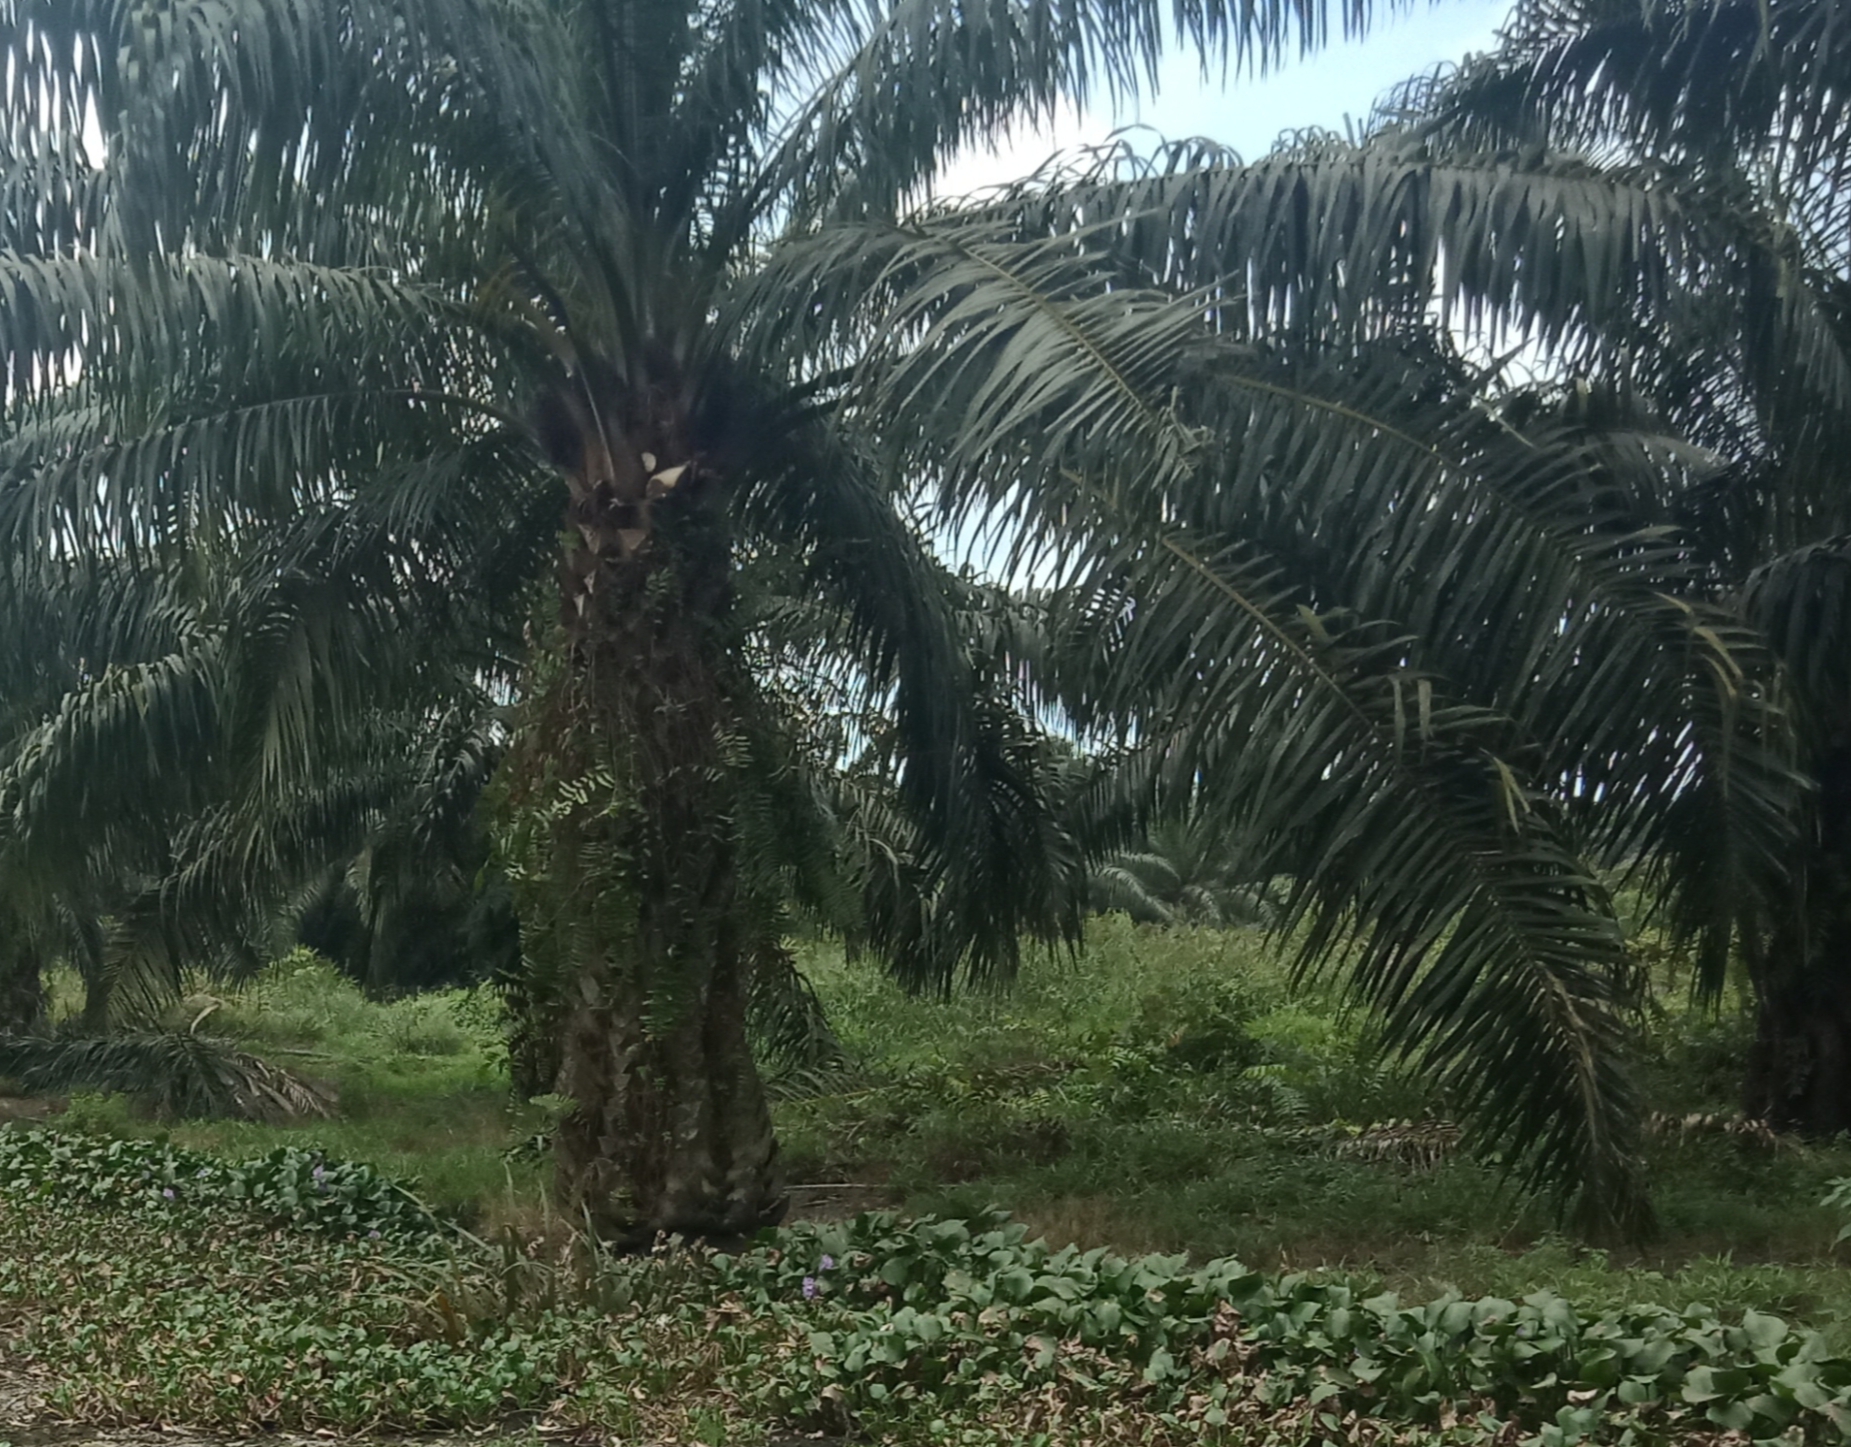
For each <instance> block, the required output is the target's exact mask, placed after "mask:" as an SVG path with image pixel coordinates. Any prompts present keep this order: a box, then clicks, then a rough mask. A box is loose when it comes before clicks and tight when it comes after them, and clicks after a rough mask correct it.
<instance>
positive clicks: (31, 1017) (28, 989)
mask: <svg viewBox="0 0 1851 1447" xmlns="http://www.w3.org/2000/svg"><path fill="white" fill-rule="evenodd" d="M44 1023H45V985H44V980H43V978H42V977H41V975H40V968H39V954H38V951H37V950H36V949H35V948H33V946H32V945H31V944H30V943H14V944H13V947H12V948H9V949H8V950H7V951H6V953H5V955H4V956H0V1032H5V1031H20V1032H25V1031H31V1030H36V1029H38V1027H39V1026H40V1025H42V1024H44Z"/></svg>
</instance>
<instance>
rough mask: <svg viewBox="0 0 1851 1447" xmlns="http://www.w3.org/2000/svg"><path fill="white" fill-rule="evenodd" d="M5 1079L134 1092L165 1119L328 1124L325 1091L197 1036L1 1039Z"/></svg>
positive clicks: (40, 1086) (40, 1091)
mask: <svg viewBox="0 0 1851 1447" xmlns="http://www.w3.org/2000/svg"><path fill="white" fill-rule="evenodd" d="M0 1075H6V1076H9V1077H11V1078H13V1079H15V1080H17V1081H18V1082H19V1083H20V1085H21V1086H22V1087H23V1088H24V1089H25V1090H27V1091H28V1092H30V1093H32V1094H35V1095H51V1094H60V1095H62V1094H69V1093H70V1092H71V1091H74V1090H94V1091H102V1092H107V1093H115V1094H123V1095H131V1096H134V1097H136V1098H137V1099H139V1100H141V1101H143V1102H145V1104H146V1105H147V1107H148V1108H149V1109H150V1110H151V1111H153V1112H154V1114H155V1115H156V1116H157V1117H158V1118H159V1119H161V1120H254V1121H263V1122H266V1123H268V1124H271V1125H280V1124H286V1123H288V1122H291V1121H297V1120H303V1119H327V1118H328V1117H330V1116H332V1115H333V1113H334V1108H333V1096H332V1094H331V1093H330V1092H329V1091H328V1089H327V1088H326V1087H324V1086H320V1085H317V1084H315V1083H313V1082H311V1081H308V1080H304V1079H302V1078H301V1077H300V1076H297V1075H293V1074H291V1073H290V1072H289V1071H287V1070H284V1069H282V1068H281V1067H280V1066H275V1065H272V1064H270V1063H269V1062H268V1061H265V1060H260V1059H258V1058H257V1057H256V1056H255V1055H250V1054H247V1053H246V1052H244V1051H242V1050H239V1049H237V1048H236V1047H234V1046H232V1045H231V1044H229V1043H228V1042H226V1041H223V1040H217V1039H214V1038H212V1037H211V1036H209V1035H200V1034H197V1033H196V1032H194V1031H190V1030H187V1031H171V1032H165V1033H160V1034H147V1035H116V1036H111V1037H110V1038H108V1039H103V1040H87V1039H82V1038H77V1037H37V1036H29V1035H0Z"/></svg>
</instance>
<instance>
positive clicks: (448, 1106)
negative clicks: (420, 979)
mask: <svg viewBox="0 0 1851 1447" xmlns="http://www.w3.org/2000/svg"><path fill="white" fill-rule="evenodd" d="M56 985H57V980H56V978H55V977H54V993H56ZM75 1006H76V1002H75V1001H72V1002H71V1003H70V1004H69V1005H68V1006H67V1008H68V1009H75ZM202 1012H203V1015H202ZM195 1021H197V1022H198V1024H197V1028H198V1029H199V1030H201V1031H202V1032H205V1033H211V1034H215V1035H220V1036H223V1037H224V1038H227V1039H229V1040H232V1041H233V1042H235V1043H236V1044H238V1045H239V1046H241V1047H242V1048H244V1049H248V1050H251V1051H253V1052H255V1053H257V1054H259V1055H262V1056H263V1057H265V1058H266V1059H268V1060H270V1061H272V1062H274V1063H275V1064H278V1065H282V1066H285V1067H287V1068H288V1069H290V1070H292V1071H295V1072H297V1073H298V1074H302V1075H306V1076H308V1077H310V1078H313V1079H316V1080H319V1081H322V1082H324V1083H326V1084H328V1085H330V1086H332V1087H333V1089H334V1091H335V1094H336V1099H337V1103H338V1113H337V1118H335V1119H333V1120H305V1121H302V1122H298V1123H294V1124H264V1123H258V1122H251V1121H222V1120H221V1121H178V1122H163V1121H153V1120H148V1119H144V1118H140V1117H138V1115H137V1114H136V1112H135V1111H134V1109H133V1108H132V1107H131V1105H130V1104H129V1102H127V1101H126V1100H124V1099H122V1098H120V1097H108V1098H101V1097H79V1098H78V1099H77V1100H76V1101H74V1102H73V1107H72V1116H71V1119H72V1121H73V1122H74V1123H75V1124H78V1125H81V1126H82V1127H83V1128H84V1129H86V1130H89V1131H91V1132H92V1133H99V1134H110V1135H117V1136H140V1137H152V1136H155V1135H165V1136H170V1137H171V1138H172V1139H173V1141H174V1142H175V1143H176V1144H178V1145H181V1146H184V1147H187V1148H191V1149H197V1150H205V1151H211V1152H214V1153H216V1154H220V1155H226V1156H236V1157H248V1156H258V1155H263V1154H265V1153H267V1152H269V1151H273V1150H277V1149H280V1148H284V1147H292V1148H302V1149H307V1150H312V1151H319V1152H321V1153H323V1154H324V1155H327V1156H329V1157H337V1158H346V1159H353V1160H363V1161H367V1162H370V1163H372V1164H373V1165H375V1166H377V1167H378V1168H379V1169H380V1170H382V1171H384V1172H386V1173H388V1174H390V1175H393V1176H403V1177H413V1176H415V1177H416V1178H417V1179H418V1180H419V1182H420V1183H421V1192H422V1194H423V1196H424V1199H426V1200H427V1201H429V1202H430V1204H431V1205H432V1206H433V1207H435V1208H437V1209H439V1210H441V1211H443V1212H444V1213H446V1214H447V1215H451V1216H456V1217H459V1218H462V1219H464V1220H467V1221H470V1222H472V1223H477V1224H480V1223H483V1222H485V1221H489V1220H493V1219H498V1218H500V1217H502V1216H505V1215H509V1214H515V1215H519V1214H525V1213H527V1212H529V1211H531V1210H533V1209H535V1208H536V1207H537V1206H538V1204H539V1203H540V1201H541V1200H542V1198H543V1195H544V1176H545V1172H544V1170H543V1169H542V1166H541V1164H539V1163H535V1162H533V1161H529V1160H523V1159H521V1158H520V1157H518V1156H510V1155H508V1153H507V1148H508V1146H509V1145H510V1143H511V1142H513V1141H515V1140H519V1139H522V1138H524V1137H525V1136H527V1135H531V1134H532V1133H533V1131H535V1130H537V1129H538V1128H539V1126H540V1124H541V1123H542V1122H543V1120H544V1116H543V1113H542V1112H540V1111H538V1110H536V1109H532V1108H528V1107H524V1106H520V1105H518V1104H516V1103H514V1102H512V1101H511V1100H510V1098H509V1094H508V1080H507V1051H506V1045H505V1041H504V1037H503V1034H502V1016H501V1007H500V1004H499V1002H498V1001H497V1000H496V999H495V997H494V995H493V993H492V992H491V991H490V990H488V989H487V988H485V987H477V988H475V989H469V990H461V989H453V990H441V991H433V992H430V993H427V994H423V995H416V996H409V997H406V998H403V999H398V1000H392V1001H384V1002H382V1001H376V1000H371V999H368V998H367V997H366V995H364V994H363V993H362V992H361V991H360V990H359V989H358V988H356V987H355V986H354V984H353V983H352V982H351V981H349V980H348V979H346V978H345V977H344V976H343V975H341V974H340V972H339V971H338V970H336V969H335V967H334V966H333V965H331V964H329V963H328V962H327V961H325V960H322V959H320V958H319V957H317V956H316V955H314V954H313V953H311V952H309V951H307V950H299V951H296V952H295V953H293V954H291V955H289V956H286V957H285V958H283V959H281V960H278V961H277V962H275V963H274V964H272V965H271V966H269V967H268V968H267V969H266V970H264V971H263V972H262V973H261V974H259V975H258V976H257V977H256V978H255V979H252V980H250V981H248V982H246V983H244V984H242V985H237V986H227V985H219V984H210V983H207V982H206V981H204V980H197V981H194V982H192V985H191V988H190V990H189V992H188V993H187V995H186V997H185V999H183V1000H182V1001H181V1002H180V1003H179V1004H177V1005H176V1006H175V1007H174V1008H173V1009H172V1010H171V1011H170V1012H169V1014H168V1017H167V1020H166V1022H165V1023H166V1024H168V1025H169V1026H173V1027H177V1028H186V1027H188V1026H190V1025H192V1024H193V1023H194V1022H195Z"/></svg>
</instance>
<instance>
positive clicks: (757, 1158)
mask: <svg viewBox="0 0 1851 1447" xmlns="http://www.w3.org/2000/svg"><path fill="white" fill-rule="evenodd" d="M619 419H621V426H618V425H614V424H617V423H618V422H619ZM542 421H543V425H542V435H543V438H544V439H545V440H546V441H547V443H548V445H549V447H551V449H552V450H553V453H554V456H555V460H556V461H558V462H559V463H560V465H561V466H562V469H563V470H564V471H565V473H566V475H567V478H568V480H569V482H570V483H571V496H572V501H571V510H570V518H569V521H570V524H571V531H570V533H569V534H568V536H569V539H570V541H569V544H568V547H567V550H566V555H565V558H564V559H563V561H562V564H561V567H560V581H561V599H562V605H561V636H562V638H563V643H562V645H561V650H560V651H561V656H560V657H559V658H558V659H557V660H556V661H555V662H556V671H555V672H554V674H553V676H552V677H551V679H550V680H548V681H547V683H546V684H545V686H544V687H543V688H542V689H541V690H539V691H538V692H539V697H540V699H541V702H540V706H539V708H538V709H537V712H536V714H535V716H534V718H533V719H532V721H531V722H530V726H529V736H528V739H527V741H526V744H525V747H524V748H523V749H522V750H521V751H520V752H521V753H522V754H523V755H524V756H525V761H524V763H523V764H522V767H524V768H525V769H526V770H527V771H528V772H529V773H530V774H532V775H534V776H536V777H539V776H542V775H544V776H546V777H547V778H548V779H549V780H550V782H549V784H548V785H547V798H549V799H550V800H551V802H550V803H548V804H546V805H545V806H544V807H543V812H544V813H545V815H546V825H545V829H546V836H547V837H546V839H545V841H544V846H543V847H544V854H545V867H544V870H543V871H542V873H543V876H544V877H543V878H535V879H532V880H531V881H530V894H535V895H538V896H540V897H539V898H536V899H534V900H533V901H532V902H531V903H529V905H528V907H527V909H526V910H525V911H524V913H525V915H526V929H527V935H528V943H529V951H528V952H529V955H530V956H531V957H534V958H533V959H532V962H531V963H532V965H533V966H534V967H536V968H537V973H538V975H539V977H540V978H542V979H543V980H544V982H545V983H544V985H543V987H542V990H541V993H546V992H549V991H550V993H551V996H552V1003H551V1005H550V1006H549V1007H548V1008H547V1013H548V1014H549V1015H550V1016H551V1018H552V1019H553V1020H554V1021H555V1022H556V1024H557V1028H558V1029H559V1032H560V1033H559V1037H558V1042H559V1056H558V1059H559V1075H558V1081H557V1089H558V1090H559V1092H560V1093H561V1094H563V1095H565V1096H567V1097H569V1098H570V1099H571V1101H572V1102H573V1109H572V1111H571V1112H570V1114H569V1115H568V1116H567V1118H566V1119H565V1120H564V1121H563V1122H562V1124H561V1126H560V1130H559V1133H558V1136H557V1139H556V1141H555V1154H556V1166H557V1171H558V1187H559V1192H560V1195H561V1197H562V1200H563V1203H564V1204H565V1205H566V1206H567V1208H568V1209H570V1210H571V1211H572V1212H573V1213H574V1214H582V1215H583V1216H584V1217H586V1218H587V1219H589V1220H590V1221H591V1223H592V1224H593V1225H594V1226H595V1227H596V1228H597V1229H598V1230H599V1231H600V1232H601V1233H602V1234H604V1235H606V1236H607V1237H610V1238H613V1239H616V1240H619V1241H624V1242H629V1243H638V1242H642V1241H646V1240H648V1239H651V1238H653V1237H654V1236H655V1235H656V1234H657V1233H658V1232H664V1231H666V1232H679V1233H681V1234H683V1235H699V1236H705V1237H736V1236H739V1235H742V1234H744V1233H746V1232H749V1231H751V1230H753V1229H755V1228H757V1227H758V1226H761V1225H764V1224H767V1223H769V1222H772V1221H775V1220H776V1219H778V1218H779V1216H781V1214H782V1212H783V1208H784V1197H783V1192H782V1189H781V1184H780V1181H779V1177H778V1171H777V1147H776V1142H775V1139H774V1137H773V1134H772V1129H771V1117H770V1111H769V1107H768V1105H767V1102H766V1098H765V1094H764V1090H763V1087H762V1084H761V1082H760V1080H759V1076H758V1071H757V1067H756V1064H755V1062H754V1060H753V1057H752V1052H751V1048H750V1044H749V1042H748V1039H747V1034H746V1008H747V1001H748V999H749V998H750V994H751V984H752V971H753V967H754V963H755V962H756V961H757V960H758V959H760V958H763V957H764V955H765V952H766V950H767V949H768V948H771V947H775V935H770V931H771V930H772V925H773V915H772V912H771V911H769V910H766V909H765V908H763V907H762V904H761V902H760V901H757V900H755V899H753V898H752V897H751V895H750V892H749V891H748V890H747V889H746V888H745V886H744V885H743V884H742V881H741V873H740V869H739V860H738V857H737V851H738V831H737V826H736V806H737V797H736V796H737V787H738V780H737V776H736V773H735V769H734V766H733V764H732V762H731V753H732V752H734V751H735V745H736V741H737V738H738V735H739V729H740V724H741V720H740V719H739V717H738V716H737V713H736V710H737V709H738V708H739V707H740V705H741V701H742V699H744V698H745V697H746V694H745V692H744V691H743V690H742V689H740V688H739V687H737V686H736V685H737V680H738V675H737V673H736V671H735V670H736V668H737V664H736V662H735V659H736V651H735V649H734V647H733V622H732V587H731V567H732V561H731V554H730V546H729V539H728V536H727V532H726V527H725V515H724V511H723V509H722V507H721V505H720V504H721V498H720V496H719V485H720V480H719V479H718V478H715V477H709V476H706V475H704V474H703V473H702V470H701V468H700V466H699V463H698V460H697V459H696V458H695V456H694V454H693V449H692V447H691V445H690V443H689V441H688V439H687V436H686V429H685V426H684V425H682V424H681V422H680V419H679V417H678V416H677V415H676V413H675V411H674V409H673V408H672V406H666V405H664V403H663V401H662V399H661V397H660V396H659V395H652V396H650V397H648V398H646V399H645V400H644V402H643V403H642V404H640V405H631V406H627V407H626V406H625V405H623V403H622V401H621V400H618V401H614V402H610V403H608V405H605V406H603V407H601V408H600V409H598V410H597V412H596V413H595V415H594V414H593V413H592V412H591V409H589V408H588V407H583V406H580V405H578V399H577V398H575V397H574V398H570V399H569V400H568V401H566V402H564V403H562V404H561V405H560V407H559V408H558V410H557V413H556V415H554V416H553V417H551V418H550V419H548V418H543V419H542ZM538 797H539V796H537V795H536V796H535V802H538ZM530 807H531V806H530ZM536 906H537V909H536ZM768 936H769V937H768Z"/></svg>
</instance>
